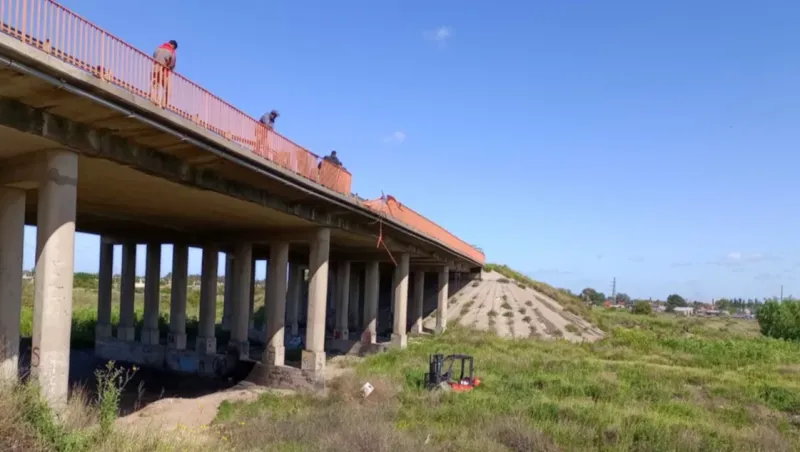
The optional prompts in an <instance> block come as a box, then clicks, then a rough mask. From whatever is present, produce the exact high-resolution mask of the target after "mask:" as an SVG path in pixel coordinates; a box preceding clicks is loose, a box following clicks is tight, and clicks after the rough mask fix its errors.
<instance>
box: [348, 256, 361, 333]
mask: <svg viewBox="0 0 800 452" xmlns="http://www.w3.org/2000/svg"><path fill="white" fill-rule="evenodd" d="M360 294H361V268H360V266H356V267H355V268H353V267H351V268H350V297H349V300H348V302H347V304H348V306H349V307H350V308H349V309H348V310H349V311H350V313H349V321H348V325H349V327H350V328H349V329H351V330H352V329H358V330H361V329H362V328H363V327H364V325H362V324H361V298H360Z"/></svg>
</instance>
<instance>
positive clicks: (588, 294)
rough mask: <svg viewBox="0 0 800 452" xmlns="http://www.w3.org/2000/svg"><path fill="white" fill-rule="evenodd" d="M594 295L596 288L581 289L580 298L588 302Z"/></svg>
mask: <svg viewBox="0 0 800 452" xmlns="http://www.w3.org/2000/svg"><path fill="white" fill-rule="evenodd" d="M596 295H597V291H596V290H594V289H592V288H591V287H587V288H585V289H583V290H582V291H581V300H583V301H585V302H587V303H588V302H591V301H592V300H593V299H594V297H595V296H596Z"/></svg>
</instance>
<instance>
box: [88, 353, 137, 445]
mask: <svg viewBox="0 0 800 452" xmlns="http://www.w3.org/2000/svg"><path fill="white" fill-rule="evenodd" d="M136 370H137V369H136V367H135V366H134V367H133V369H131V370H128V371H125V370H124V369H122V368H121V367H115V366H114V361H109V362H108V363H106V367H105V369H98V370H95V371H94V375H95V377H96V378H97V407H98V410H99V412H100V431H101V432H102V433H103V434H104V435H107V434H108V433H110V432H111V428H112V427H113V426H114V421H116V420H117V413H119V401H120V397H121V396H122V391H123V390H124V389H125V386H127V385H128V383H129V382H130V381H131V378H133V375H134V374H135V373H136Z"/></svg>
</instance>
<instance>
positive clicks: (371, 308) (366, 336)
mask: <svg viewBox="0 0 800 452" xmlns="http://www.w3.org/2000/svg"><path fill="white" fill-rule="evenodd" d="M380 277H381V271H380V265H379V263H378V261H371V262H367V267H366V270H365V271H364V332H363V333H362V334H361V342H362V343H363V344H374V343H376V342H377V341H378V296H379V288H380Z"/></svg>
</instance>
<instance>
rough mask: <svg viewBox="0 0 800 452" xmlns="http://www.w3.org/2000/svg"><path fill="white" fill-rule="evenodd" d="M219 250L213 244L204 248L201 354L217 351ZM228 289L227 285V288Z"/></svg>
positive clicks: (199, 339) (198, 348)
mask: <svg viewBox="0 0 800 452" xmlns="http://www.w3.org/2000/svg"><path fill="white" fill-rule="evenodd" d="M218 261H219V250H217V248H216V247H213V246H207V247H205V248H203V264H202V266H203V268H202V270H201V275H200V325H199V331H198V332H197V347H196V351H197V353H200V354H207V355H210V354H213V353H216V352H217V338H216V332H215V331H214V327H215V324H216V322H217V319H216V316H217V268H218V265H219V262H218ZM225 290H226V291H227V287H226V288H225Z"/></svg>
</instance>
